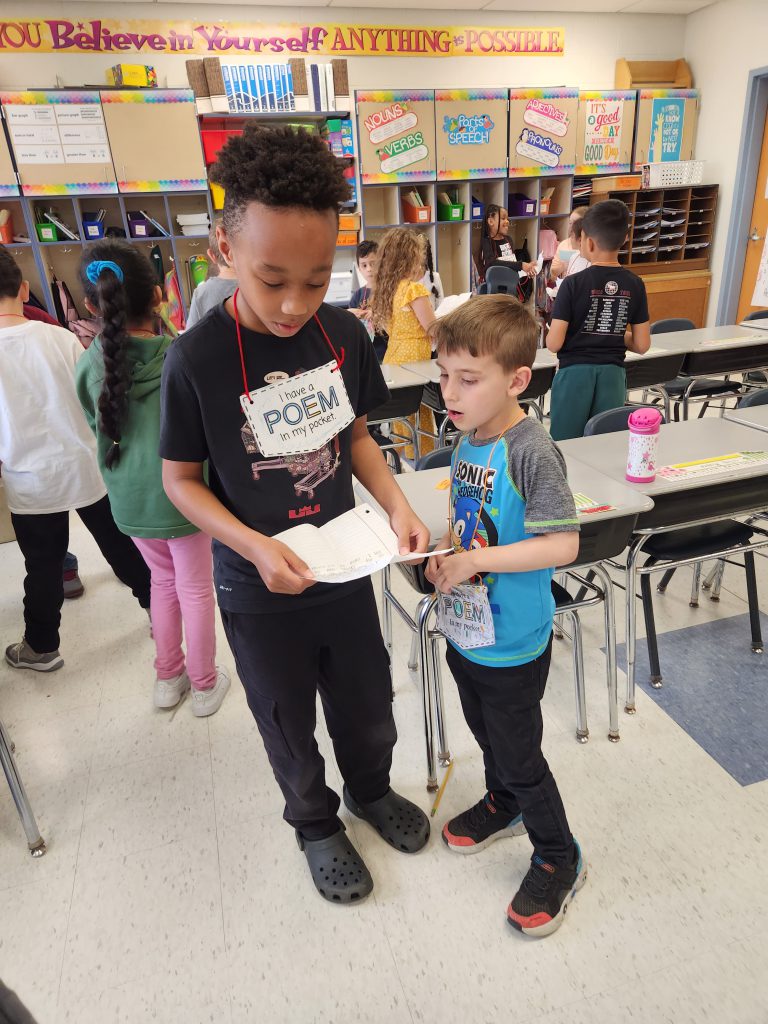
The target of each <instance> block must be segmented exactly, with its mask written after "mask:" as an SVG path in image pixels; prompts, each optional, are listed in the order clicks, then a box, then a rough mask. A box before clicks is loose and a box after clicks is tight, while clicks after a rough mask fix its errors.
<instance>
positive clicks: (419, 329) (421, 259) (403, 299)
mask: <svg viewBox="0 0 768 1024" xmlns="http://www.w3.org/2000/svg"><path fill="white" fill-rule="evenodd" d="M426 263H427V240H426V238H425V237H424V235H422V234H420V233H419V232H418V231H414V230H413V229H412V228H392V230H390V231H388V232H387V233H386V235H385V236H384V238H383V239H382V241H381V243H380V245H379V266H378V269H377V271H376V290H375V292H374V293H373V302H372V305H371V318H372V320H373V325H374V329H375V330H377V331H378V330H385V331H387V332H388V334H389V344H388V346H387V351H386V353H385V355H384V359H383V362H384V363H414V362H418V361H419V360H422V359H429V358H430V357H431V355H432V342H431V340H430V337H429V334H428V331H429V328H430V327H431V326H432V324H433V323H434V322H435V313H434V310H433V308H432V302H431V300H430V298H429V292H428V291H427V289H426V288H425V286H424V285H423V284H422V283H421V279H422V277H423V276H424V272H425V270H426ZM408 418H409V420H410V422H411V425H412V426H415V417H414V416H409V417H408ZM419 427H420V428H421V429H422V430H427V431H430V432H432V433H434V431H435V421H434V417H433V416H432V412H431V410H430V409H428V408H427V407H426V406H422V407H421V409H420V410H419ZM403 429H404V428H402V427H401V428H400V431H402V430H403ZM400 431H399V432H400ZM433 447H434V444H433V442H432V439H431V438H429V437H422V438H421V452H422V454H425V453H426V452H429V451H432V449H433ZM405 456H406V458H413V447H412V445H408V446H407V447H406V449H405Z"/></svg>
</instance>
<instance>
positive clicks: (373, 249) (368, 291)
mask: <svg viewBox="0 0 768 1024" xmlns="http://www.w3.org/2000/svg"><path fill="white" fill-rule="evenodd" d="M356 257H357V269H358V271H359V273H360V276H361V277H362V279H363V280H364V281H365V284H364V285H363V286H362V288H358V289H357V290H356V291H354V292H353V293H352V298H351V299H350V300H349V312H350V313H352V314H353V315H354V316H356V317H357V319H358V320H361V321H362V323H363V324H364V325H365V328H366V330H367V331H368V334H369V335H370V338H371V341H372V342H373V349H374V352H375V353H376V358H377V359H378V360H379V362H381V361H382V359H383V358H384V353H385V352H386V351H387V343H388V341H389V337H388V336H387V332H386V331H374V329H373V326H372V324H371V301H372V299H373V290H374V288H375V287H376V268H377V267H378V264H379V246H378V243H377V242H374V241H370V240H366V241H363V242H360V243H359V245H358V247H357V252H356Z"/></svg>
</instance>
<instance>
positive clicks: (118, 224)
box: [75, 196, 127, 242]
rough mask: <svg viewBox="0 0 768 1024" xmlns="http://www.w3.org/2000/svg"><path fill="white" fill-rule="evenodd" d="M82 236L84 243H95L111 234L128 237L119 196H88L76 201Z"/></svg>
mask: <svg viewBox="0 0 768 1024" xmlns="http://www.w3.org/2000/svg"><path fill="white" fill-rule="evenodd" d="M75 209H76V211H77V217H78V222H79V225H80V236H81V238H82V239H83V241H84V242H93V241H96V240H97V239H99V238H104V237H106V236H108V235H110V233H111V234H112V235H113V236H114V234H115V233H116V232H117V234H118V237H125V236H126V233H127V232H126V226H125V219H124V217H123V209H122V206H121V205H120V200H119V199H118V198H117V196H88V197H82V198H80V199H76V200H75Z"/></svg>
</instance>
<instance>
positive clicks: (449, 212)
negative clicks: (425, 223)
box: [437, 203, 464, 221]
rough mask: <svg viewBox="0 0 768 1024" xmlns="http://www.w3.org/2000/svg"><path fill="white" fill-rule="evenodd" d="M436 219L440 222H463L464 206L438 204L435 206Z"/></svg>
mask: <svg viewBox="0 0 768 1024" xmlns="http://www.w3.org/2000/svg"><path fill="white" fill-rule="evenodd" d="M437 219H438V220H440V221H448V220H464V204H463V203H449V204H447V205H446V204H445V203H438V204H437Z"/></svg>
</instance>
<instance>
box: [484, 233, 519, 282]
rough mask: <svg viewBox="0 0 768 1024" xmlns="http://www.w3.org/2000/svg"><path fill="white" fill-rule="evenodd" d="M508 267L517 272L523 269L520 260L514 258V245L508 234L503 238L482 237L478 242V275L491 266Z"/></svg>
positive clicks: (486, 271) (485, 272)
mask: <svg viewBox="0 0 768 1024" xmlns="http://www.w3.org/2000/svg"><path fill="white" fill-rule="evenodd" d="M497 266H500V267H509V268H510V269H511V270H516V271H517V272H518V273H519V272H520V271H521V270H522V269H523V262H522V260H516V259H515V246H514V243H513V241H512V239H511V238H510V237H509V235H504V237H503V238H483V240H482V242H481V243H480V267H479V270H480V276H481V277H482V278H483V280H485V275H486V274H487V273H488V271H489V270H490V268H491V267H497Z"/></svg>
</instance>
